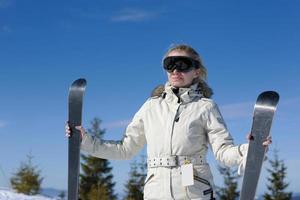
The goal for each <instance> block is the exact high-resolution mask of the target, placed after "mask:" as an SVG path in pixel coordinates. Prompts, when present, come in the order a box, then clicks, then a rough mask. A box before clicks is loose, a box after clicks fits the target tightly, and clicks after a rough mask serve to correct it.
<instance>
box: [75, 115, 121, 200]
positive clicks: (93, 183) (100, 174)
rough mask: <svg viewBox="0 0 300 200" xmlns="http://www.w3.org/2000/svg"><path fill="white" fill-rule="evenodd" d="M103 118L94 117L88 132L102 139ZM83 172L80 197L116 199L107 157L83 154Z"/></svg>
mask: <svg viewBox="0 0 300 200" xmlns="http://www.w3.org/2000/svg"><path fill="white" fill-rule="evenodd" d="M100 124H101V120H100V119H98V118H94V119H93V120H92V122H91V128H90V129H88V134H91V135H93V136H94V137H97V138H99V139H102V137H103V134H104V133H105V130H103V129H101V128H100ZM81 158H82V160H83V161H82V162H81V171H82V172H81V174H80V190H79V191H80V199H82V200H90V199H97V200H98V199H99V200H106V199H109V200H114V199H116V195H115V194H114V186H115V183H114V182H113V180H112V179H113V175H112V172H111V171H112V167H110V162H109V161H108V160H106V159H101V158H96V157H93V156H88V155H84V154H82V155H81Z"/></svg>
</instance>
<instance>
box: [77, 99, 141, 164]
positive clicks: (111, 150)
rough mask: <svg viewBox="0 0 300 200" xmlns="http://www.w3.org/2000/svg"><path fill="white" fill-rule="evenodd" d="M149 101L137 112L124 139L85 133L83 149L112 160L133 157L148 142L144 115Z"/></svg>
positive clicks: (82, 143)
mask: <svg viewBox="0 0 300 200" xmlns="http://www.w3.org/2000/svg"><path fill="white" fill-rule="evenodd" d="M146 109H147V102H146V103H145V104H144V105H143V106H142V107H141V109H140V110H139V111H138V112H137V113H136V114H135V116H134V117H133V119H132V121H131V123H130V124H129V125H128V126H127V128H126V131H125V133H124V136H123V139H122V140H120V141H110V140H100V139H98V138H96V137H93V136H91V135H89V134H85V135H84V137H83V139H82V142H81V149H82V150H83V151H85V152H87V153H89V154H91V155H93V156H95V157H99V158H103V159H112V160H126V159H130V158H131V157H133V156H134V155H135V154H136V153H137V152H138V151H139V150H140V149H141V148H142V147H143V146H144V145H145V143H146V139H145V133H144V122H143V115H144V112H145V110H146Z"/></svg>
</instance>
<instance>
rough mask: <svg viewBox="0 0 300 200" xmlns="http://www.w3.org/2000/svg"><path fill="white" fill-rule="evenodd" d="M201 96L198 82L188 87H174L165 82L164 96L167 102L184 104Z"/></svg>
mask: <svg viewBox="0 0 300 200" xmlns="http://www.w3.org/2000/svg"><path fill="white" fill-rule="evenodd" d="M201 97H203V95H202V93H201V91H200V89H199V87H198V83H196V84H193V85H191V86H190V87H188V88H174V87H172V86H171V85H170V83H169V82H167V83H166V84H165V98H166V100H167V101H168V102H171V103H176V104H178V103H182V104H186V103H189V102H191V101H193V100H194V99H196V98H201Z"/></svg>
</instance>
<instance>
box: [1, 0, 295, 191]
mask: <svg viewBox="0 0 300 200" xmlns="http://www.w3.org/2000/svg"><path fill="white" fill-rule="evenodd" d="M299 10H300V3H299V1H296V0H291V1H288V2H287V1H283V0H277V1H271V0H266V1H258V0H254V1H247V2H245V1H243V2H241V1H236V0H231V1H226V3H225V2H223V1H196V0H188V1H184V2H182V1H177V0H175V1H155V0H154V1H153V0H151V1H150V0H141V1H137V0H123V1H120V0H117V1H110V2H108V1H101V0H98V1H96V0H90V1H83V0H75V1H58V0H53V1H37V0H31V1H19V0H0V91H1V100H0V138H1V139H0V167H1V168H0V170H1V171H0V186H7V185H8V179H9V177H10V176H11V174H12V173H13V172H15V171H16V169H17V168H18V167H19V164H20V162H21V161H24V160H25V159H26V154H28V153H29V152H32V154H33V155H34V160H33V162H34V163H35V164H37V165H38V166H39V168H40V169H41V170H42V174H43V176H44V177H45V179H44V181H43V187H54V188H58V189H66V187H67V140H66V138H65V137H64V122H65V121H66V119H67V94H68V87H69V85H70V84H71V83H72V81H73V80H75V79H77V78H80V77H84V78H86V79H87V81H88V86H87V91H86V95H85V102H84V117H83V118H84V125H85V126H86V127H88V125H89V122H90V121H91V120H92V119H93V118H94V117H99V118H101V119H102V120H103V128H105V129H106V135H105V138H106V139H120V138H121V137H122V134H123V131H124V129H125V127H126V124H127V123H128V121H130V119H131V117H132V116H133V115H134V113H135V112H136V111H137V109H138V108H139V107H140V106H141V105H142V104H143V102H144V101H145V100H146V99H147V98H148V97H149V94H150V92H151V90H152V89H153V88H154V87H155V86H156V85H158V84H163V83H164V82H165V81H166V75H165V73H164V71H163V70H162V67H161V59H162V56H163V54H164V53H165V51H166V50H167V49H168V47H169V46H170V45H171V44H173V43H187V44H190V45H192V46H193V47H195V49H197V50H198V51H199V53H200V54H201V55H202V57H203V60H204V63H205V65H206V67H207V69H208V82H209V84H210V85H211V86H212V88H213V89H214V92H215V95H214V96H213V98H214V100H215V101H216V102H217V103H218V105H219V106H220V109H221V112H222V114H223V116H224V118H225V120H226V122H227V126H228V128H229V130H230V132H231V134H232V135H233V137H234V138H235V141H236V143H243V142H245V141H246V140H245V135H246V134H247V133H248V132H249V130H250V128H251V120H252V112H253V105H254V102H255V100H256V96H257V95H258V94H259V93H260V92H262V91H265V90H276V91H278V92H279V93H280V95H281V99H280V103H279V106H278V110H277V113H276V116H275V119H274V124H273V127H272V135H273V141H274V143H273V145H272V147H271V150H270V152H269V156H270V157H272V148H273V147H275V146H276V147H277V148H279V150H280V152H279V156H280V157H281V158H282V159H284V161H285V163H286V165H287V167H288V181H289V182H290V187H289V189H290V190H291V191H294V192H300V190H299V188H300V175H299V173H298V168H299V167H300V158H299V155H300V154H299V153H300V150H299V148H298V146H299V144H300V143H299V142H300V134H299V122H300V117H299V113H300V109H299V104H300V89H299V87H298V86H297V85H299V82H300V78H299V75H300V73H299V72H300V69H299V63H300V57H299V52H300V40H299V35H300V13H299ZM138 158H139V155H137V157H136V159H138ZM209 159H210V160H211V162H212V167H213V170H214V171H215V169H214V168H215V161H213V158H212V156H211V155H210V156H209ZM131 162H132V161H112V165H113V167H114V170H113V173H114V176H115V181H116V182H117V185H116V190H117V192H119V193H121V192H122V191H123V184H124V182H125V181H126V179H127V173H128V171H129V164H130V163H131ZM267 165H268V164H267V163H265V165H264V168H265V167H266V166H267ZM265 174H266V173H265V170H264V172H263V173H262V178H261V180H260V185H259V189H258V191H259V193H262V192H263V191H265V186H264V184H265V178H264V177H265ZM215 180H216V183H217V184H219V185H221V184H222V183H221V181H222V179H221V177H220V176H219V175H218V174H217V172H216V171H215Z"/></svg>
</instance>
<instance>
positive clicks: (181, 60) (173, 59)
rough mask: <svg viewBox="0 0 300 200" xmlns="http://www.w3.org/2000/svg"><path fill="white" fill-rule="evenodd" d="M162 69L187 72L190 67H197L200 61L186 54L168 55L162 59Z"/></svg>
mask: <svg viewBox="0 0 300 200" xmlns="http://www.w3.org/2000/svg"><path fill="white" fill-rule="evenodd" d="M163 66H164V69H165V70H167V71H168V72H173V71H174V70H175V69H176V70H177V71H178V72H189V71H191V70H192V69H195V68H199V67H200V62H199V61H197V60H195V59H192V58H190V57H187V56H169V57H166V58H165V59H164V60H163Z"/></svg>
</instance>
